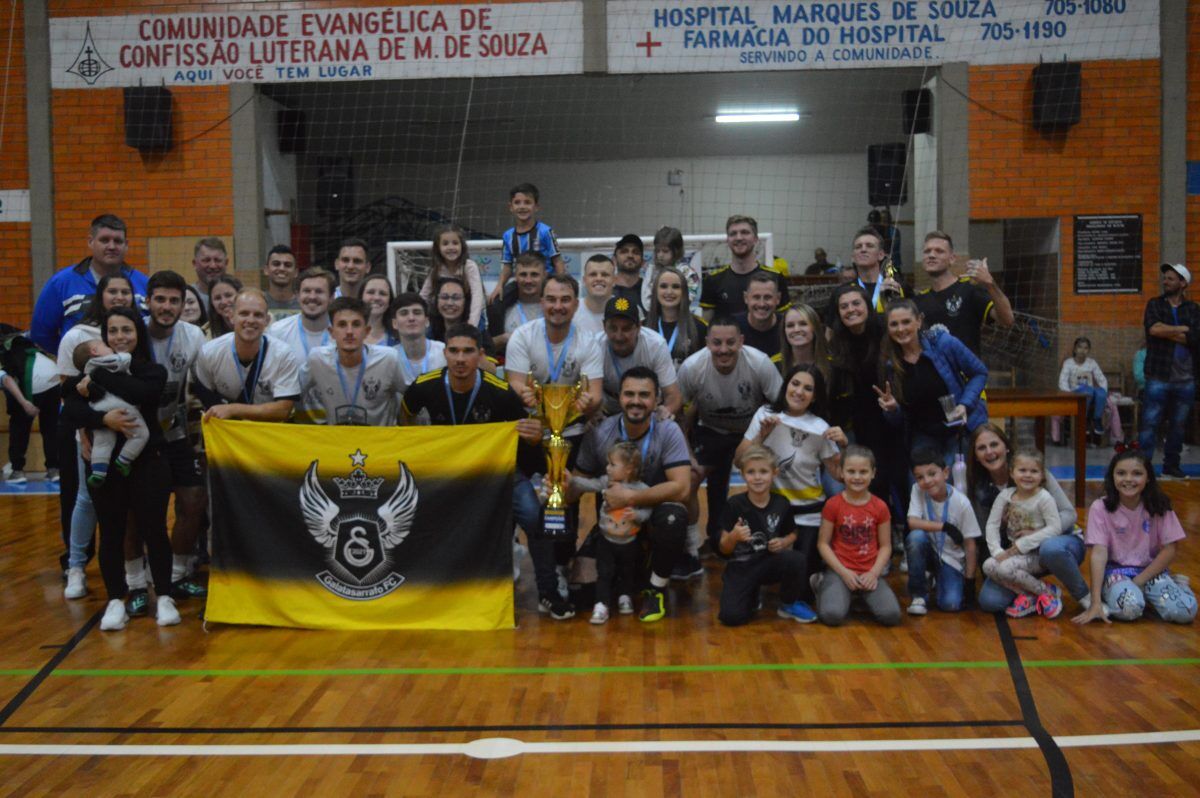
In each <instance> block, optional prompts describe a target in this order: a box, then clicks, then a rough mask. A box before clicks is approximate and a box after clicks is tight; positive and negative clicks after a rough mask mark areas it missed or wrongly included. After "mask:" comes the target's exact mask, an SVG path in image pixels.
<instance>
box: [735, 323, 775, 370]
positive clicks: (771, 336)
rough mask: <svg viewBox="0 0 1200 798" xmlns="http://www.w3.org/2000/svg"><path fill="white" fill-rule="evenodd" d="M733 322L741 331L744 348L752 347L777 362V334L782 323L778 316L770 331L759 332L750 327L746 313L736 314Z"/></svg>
mask: <svg viewBox="0 0 1200 798" xmlns="http://www.w3.org/2000/svg"><path fill="white" fill-rule="evenodd" d="M733 320H734V321H736V322H737V326H738V329H739V330H741V331H742V340H743V341H744V342H745V344H746V346H752V347H754V348H755V349H757V350H758V351H759V352H762V353H763V354H764V355H766V356H767V357H769V358H771V359H772V360H774V361H775V362H777V363H778V362H779V360H780V354H779V350H780V340H779V332H780V328H781V327H782V323H781V322H780V321H779V317H778V316H776V317H775V324H774V325H772V327H771V329H769V330H766V331H763V330H759V329H757V328H755V327H754V326H753V325H751V324H750V319H749V317H748V315H747V314H746V313H739V314H737V315H736V316H734V317H733Z"/></svg>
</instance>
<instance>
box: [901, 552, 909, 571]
mask: <svg viewBox="0 0 1200 798" xmlns="http://www.w3.org/2000/svg"><path fill="white" fill-rule="evenodd" d="M900 573H902V574H906V573H908V554H901V555H900Z"/></svg>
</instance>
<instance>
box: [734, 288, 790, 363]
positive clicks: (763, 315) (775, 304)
mask: <svg viewBox="0 0 1200 798" xmlns="http://www.w3.org/2000/svg"><path fill="white" fill-rule="evenodd" d="M779 300H780V296H779V286H778V284H777V283H776V282H775V280H774V278H773V277H772V276H771V275H770V274H769V273H768V272H756V273H755V274H752V275H750V284H749V285H748V286H747V287H746V295H745V301H746V312H745V313H739V314H738V315H736V316H734V319H735V320H736V321H737V323H738V329H740V330H741V331H742V337H743V338H744V340H745V342H746V346H752V347H754V348H755V349H757V350H758V351H759V352H762V353H763V354H764V355H766V356H767V357H769V358H771V359H772V360H773V361H778V360H779V350H780V346H781V342H780V336H779V324H780V322H779Z"/></svg>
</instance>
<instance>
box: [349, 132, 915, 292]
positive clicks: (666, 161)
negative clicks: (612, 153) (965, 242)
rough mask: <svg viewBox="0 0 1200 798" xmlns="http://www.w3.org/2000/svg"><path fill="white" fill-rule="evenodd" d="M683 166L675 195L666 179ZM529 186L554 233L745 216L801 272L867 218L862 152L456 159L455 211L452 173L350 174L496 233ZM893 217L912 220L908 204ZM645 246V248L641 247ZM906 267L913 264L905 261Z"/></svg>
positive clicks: (369, 189)
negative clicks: (511, 200)
mask: <svg viewBox="0 0 1200 798" xmlns="http://www.w3.org/2000/svg"><path fill="white" fill-rule="evenodd" d="M674 169H681V170H683V182H684V184H683V186H682V190H681V189H680V187H678V186H669V185H667V173H668V172H669V171H671V170H674ZM518 182H532V183H534V184H535V185H537V186H538V189H539V190H540V192H541V204H542V208H543V212H542V214H541V216H540V218H541V219H542V220H543V221H545V222H547V223H549V224H550V225H552V226H553V227H554V230H555V232H556V233H557V234H558V235H559V236H562V237H568V236H587V235H601V234H607V233H618V234H620V233H625V232H630V231H636V232H642V231H653V230H657V229H658V228H659V227H661V226H663V225H671V226H673V227H678V228H680V229H681V230H683V231H684V232H685V234H686V233H687V232H697V233H700V232H704V233H712V232H718V233H719V232H723V231H724V228H725V219H726V218H727V217H728V216H730V215H731V214H734V213H744V214H748V215H750V216H753V217H755V218H756V219H757V220H758V224H759V230H761V231H768V230H769V231H771V232H772V233H774V234H775V242H776V243H775V252H776V254H777V255H781V256H782V257H785V258H787V259H788V260H789V261H790V262H791V263H792V264H793V266H799V267H800V268H803V267H804V266H807V265H808V264H809V263H810V262H811V261H812V252H813V249H815V248H816V247H823V248H824V249H825V250H826V251H827V252H828V253H829V260H830V261H831V262H833V261H835V260H836V259H837V258H838V257H839V256H840V257H842V258H843V259H844V260H849V252H850V242H851V239H852V237H853V235H854V232H855V231H856V230H857V229H858V228H859V227H861V226H862V225H863V224H865V222H866V215H867V212H868V211H869V210H870V206H869V205H868V204H867V154H866V152H865V151H864V152H862V153H860V154H843V155H810V156H792V157H786V156H785V157H774V156H772V157H753V156H745V157H729V158H698V159H670V158H651V159H635V160H622V161H584V162H578V161H576V162H555V161H546V162H541V163H535V162H511V163H507V162H505V163H464V164H463V165H462V171H461V181H460V185H459V191H458V206H457V211H456V212H453V210H452V207H451V206H452V203H453V197H454V168H453V167H452V166H451V167H450V168H449V169H447V167H446V166H445V165H439V166H421V167H411V166H406V167H403V168H401V167H394V168H392V170H390V171H385V172H376V173H373V174H362V173H361V171H358V172H357V200H358V204H359V205H360V206H361V205H365V204H366V203H368V202H370V201H372V200H375V199H379V198H382V197H384V196H388V195H396V196H401V197H405V198H407V199H409V200H411V201H413V202H414V203H417V204H419V205H424V206H427V207H430V208H433V209H435V210H438V211H441V212H443V213H446V214H447V215H453V216H454V218H455V219H456V220H458V221H459V222H460V223H462V224H465V225H468V226H470V227H473V228H475V229H477V230H481V231H485V232H490V233H495V234H499V233H500V232H502V231H503V230H504V229H506V228H508V227H510V226H511V225H512V219H511V217H510V216H509V215H508V213H507V211H506V207H505V206H506V203H507V200H508V189H509V187H510V186H512V185H514V184H515V183H518ZM899 218H901V219H911V218H912V211H911V208H910V207H909V206H904V207H903V208H901V211H900V214H899ZM646 243H647V245H649V243H650V242H646ZM909 262H911V261H909Z"/></svg>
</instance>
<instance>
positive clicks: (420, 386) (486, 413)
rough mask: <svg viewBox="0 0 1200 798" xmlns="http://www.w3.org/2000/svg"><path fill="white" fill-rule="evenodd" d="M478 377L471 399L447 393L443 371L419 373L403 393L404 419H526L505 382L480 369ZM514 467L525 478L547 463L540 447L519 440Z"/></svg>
mask: <svg viewBox="0 0 1200 798" xmlns="http://www.w3.org/2000/svg"><path fill="white" fill-rule="evenodd" d="M477 374H478V380H479V391H478V392H476V393H475V396H474V399H472V397H471V392H467V393H458V392H456V391H453V390H450V388H449V385H448V382H447V380H446V369H444V368H443V369H439V370H437V371H431V372H429V373H428V374H422V375H421V376H420V377H418V378H417V381H416V382H415V383H413V384H412V385H410V386H409V388H408V390H407V391H406V392H405V394H404V400H403V404H402V406H403V408H404V414H405V416H406V417H408V418H411V419H413V421H414V422H415V423H417V424H424V425H433V426H450V425H455V424H491V423H495V422H498V421H519V420H521V419H523V418H528V416H529V412H528V411H527V410H526V409H525V405H524V404H522V402H521V399H520V397H518V396H517V394H516V392H515V391H514V390H513V389H512V388H511V387H510V386H509V384H508V383H507V382H505V381H504V380H502V379H500V378H499V377H497V376H496V375H494V374H488V373H487V372H486V371H484V370H483V369H479V370H478V372H477ZM517 465H518V467H519V468H520V470H521V471H522V473H524V474H526V475H527V476H528V475H531V474H534V473H536V472H538V471H544V470H545V467H546V462H545V458H544V457H543V456H542V447H541V446H539V445H537V444H531V443H526V442H525V441H524V440H520V441H518V442H517Z"/></svg>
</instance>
